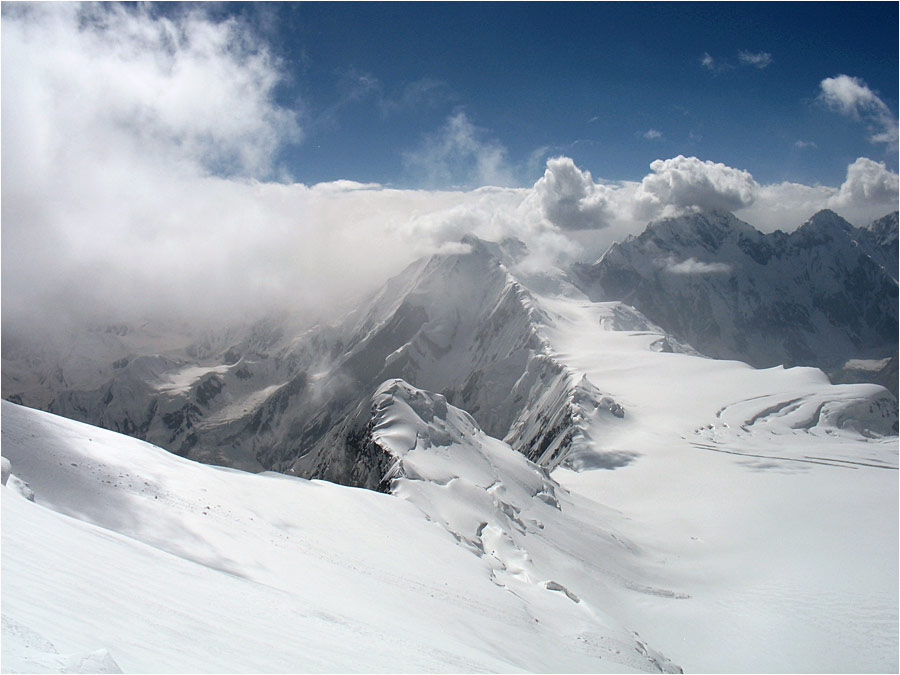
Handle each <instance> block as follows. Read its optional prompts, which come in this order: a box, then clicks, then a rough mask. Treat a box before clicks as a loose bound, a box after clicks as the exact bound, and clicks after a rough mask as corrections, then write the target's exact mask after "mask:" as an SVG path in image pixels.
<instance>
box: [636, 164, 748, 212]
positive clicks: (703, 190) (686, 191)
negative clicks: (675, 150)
mask: <svg viewBox="0 0 900 675" xmlns="http://www.w3.org/2000/svg"><path fill="white" fill-rule="evenodd" d="M650 169H651V171H652V172H653V173H651V174H649V175H647V176H645V177H644V179H643V180H642V181H641V185H640V188H638V190H637V193H636V195H635V205H636V207H637V209H638V212H639V213H643V214H647V215H651V214H654V213H656V212H672V211H673V210H677V209H686V208H695V209H719V210H723V211H734V210H735V209H740V208H743V207H746V206H749V205H750V204H752V203H753V200H754V199H755V196H756V192H757V191H758V189H759V184H758V183H757V182H756V181H755V180H753V176H752V175H750V173H749V172H747V171H742V170H741V169H734V168H732V167H730V166H726V165H725V164H719V163H717V162H710V161H703V160H700V159H698V158H696V157H685V156H683V155H678V156H677V157H674V158H672V159H665V160H663V159H657V160H655V161H653V162H651V164H650Z"/></svg>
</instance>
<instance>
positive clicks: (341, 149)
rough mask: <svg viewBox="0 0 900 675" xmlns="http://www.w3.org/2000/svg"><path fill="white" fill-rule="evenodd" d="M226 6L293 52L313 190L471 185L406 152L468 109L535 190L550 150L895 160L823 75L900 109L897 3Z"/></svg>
mask: <svg viewBox="0 0 900 675" xmlns="http://www.w3.org/2000/svg"><path fill="white" fill-rule="evenodd" d="M215 12H216V13H219V14H221V15H223V16H225V15H237V16H239V17H241V19H242V20H243V21H245V22H246V23H247V25H249V26H252V27H253V30H254V31H255V32H256V34H257V35H258V36H259V37H260V38H261V39H263V40H264V41H265V43H266V44H267V45H268V48H269V49H270V50H271V51H272V52H273V53H274V54H276V55H277V56H278V57H280V58H281V59H282V67H283V72H284V74H285V75H286V77H285V79H284V81H283V82H282V84H281V85H280V86H279V87H278V89H277V90H276V92H277V96H278V100H279V102H280V103H282V104H283V105H285V106H287V107H291V108H293V109H296V110H298V111H300V113H301V120H302V122H301V124H302V126H303V128H304V140H303V141H302V142H301V143H300V144H297V145H291V146H288V147H285V148H284V149H283V152H282V155H281V159H282V160H283V162H284V164H285V165H286V167H287V169H288V171H289V173H290V175H291V176H292V177H293V178H295V179H297V180H300V181H303V182H307V183H314V182H319V181H324V180H334V179H339V178H344V179H352V180H357V181H363V182H366V181H374V182H380V183H384V184H393V185H398V186H404V187H416V186H427V187H446V186H447V185H445V184H447V183H453V182H459V183H462V184H471V182H472V181H471V180H469V178H470V177H468V176H466V175H465V166H459V167H458V170H456V171H453V170H451V172H450V174H449V175H447V174H441V175H437V176H433V177H431V178H430V179H429V177H428V176H423V174H422V172H421V171H420V170H418V171H417V168H419V167H417V165H416V163H415V162H413V161H410V158H409V156H408V155H409V153H416V151H417V150H419V149H421V148H422V146H423V145H427V144H428V140H427V139H428V138H432V139H435V138H436V136H438V135H439V134H440V133H441V129H442V127H443V126H444V125H445V123H446V120H447V119H448V117H450V116H452V115H454V114H459V113H462V114H463V115H464V116H465V119H466V121H467V122H468V123H469V124H470V125H471V127H472V134H473V136H474V138H475V139H477V140H478V141H479V142H480V143H483V144H486V145H488V146H489V147H494V148H498V149H500V150H502V151H504V153H505V155H504V156H505V159H506V163H507V165H508V168H509V174H508V178H509V180H510V181H512V182H513V183H514V184H523V185H524V184H531V183H532V182H533V181H534V180H536V179H537V178H538V177H539V175H540V173H541V172H542V169H543V161H542V160H543V159H545V158H546V157H547V156H550V155H554V154H565V155H567V156H570V157H572V158H573V159H574V160H575V161H576V163H577V164H578V165H579V166H581V167H584V168H587V169H589V170H591V172H592V173H593V175H594V176H595V177H602V178H607V179H616V180H621V179H626V180H640V178H641V177H642V176H644V175H645V174H646V173H647V167H648V165H649V164H650V162H651V161H653V160H654V159H657V158H666V157H674V156H676V155H678V154H684V155H689V156H690V155H694V156H697V157H700V158H701V159H705V160H713V161H716V162H722V163H725V164H728V165H730V166H738V167H741V168H743V169H746V170H748V171H750V172H751V173H752V174H753V176H754V177H755V178H756V179H757V180H758V181H761V182H767V183H768V182H777V181H783V180H790V181H796V182H803V183H807V184H814V183H822V184H828V185H834V184H838V183H840V182H841V180H843V178H844V175H845V173H846V167H847V165H848V164H849V163H850V162H852V161H853V160H855V159H856V158H857V157H860V156H866V157H870V158H872V159H875V160H877V161H885V162H886V163H887V166H888V168H891V169H896V166H897V157H896V150H895V149H892V148H889V147H886V146H885V145H884V144H873V143H871V142H869V140H867V135H868V131H867V126H866V124H865V122H864V121H863V120H855V119H852V118H851V117H849V116H847V115H841V114H839V113H837V112H835V111H834V110H833V109H830V108H829V107H828V106H827V105H824V104H823V103H822V102H821V101H820V100H818V99H817V97H818V95H819V93H820V92H819V84H820V82H821V81H822V80H823V79H824V78H828V77H834V76H837V75H839V74H846V75H849V76H852V77H855V78H859V79H860V80H862V81H863V82H864V83H865V84H866V85H867V86H868V87H869V88H870V89H871V90H872V91H874V92H875V93H876V94H877V95H878V97H879V98H880V99H881V100H882V101H883V102H884V104H886V105H887V107H888V108H889V109H890V111H891V112H892V113H893V114H894V115H896V112H897V79H898V59H897V53H898V41H897V25H898V5H897V3H892V2H882V3H817V2H814V3H687V4H682V3H622V4H618V3H573V4H568V3H565V4H564V3H553V4H545V3H524V4H516V3H512V4H510V3H424V4H419V3H396V4H387V3H298V4H295V3H275V4H257V3H248V4H231V3H226V4H224V5H220V6H219V7H217V8H216V9H215ZM741 53H744V55H745V58H744V59H743V60H742V59H741V56H740V55H741ZM706 55H708V56H709V57H710V59H711V61H709V60H708V61H707V65H704V64H703V63H702V60H703V59H704V57H705V56H706ZM765 55H768V56H765ZM756 57H758V58H757V60H756V61H755V63H754V62H753V58H756ZM760 66H763V67H760ZM428 183H431V184H428ZM441 183H444V184H441Z"/></svg>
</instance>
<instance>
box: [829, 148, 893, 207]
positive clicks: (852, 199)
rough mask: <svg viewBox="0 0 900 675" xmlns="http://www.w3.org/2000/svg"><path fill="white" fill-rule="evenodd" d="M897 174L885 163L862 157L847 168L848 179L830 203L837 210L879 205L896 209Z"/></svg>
mask: <svg viewBox="0 0 900 675" xmlns="http://www.w3.org/2000/svg"><path fill="white" fill-rule="evenodd" d="M897 192H898V181H897V174H896V173H894V172H892V171H888V169H887V167H885V165H884V163H883V162H873V161H872V160H871V159H867V158H866V157H860V158H859V159H857V160H856V161H855V162H853V164H851V165H850V166H848V167H847V179H846V180H845V181H844V182H843V184H842V185H841V188H840V190H838V192H837V194H835V195H834V196H833V197H832V198H831V199H830V200H829V201H830V202H831V204H832V205H833V207H835V208H838V209H840V208H842V207H847V206H855V205H864V204H877V205H885V206H891V207H894V208H896V206H897Z"/></svg>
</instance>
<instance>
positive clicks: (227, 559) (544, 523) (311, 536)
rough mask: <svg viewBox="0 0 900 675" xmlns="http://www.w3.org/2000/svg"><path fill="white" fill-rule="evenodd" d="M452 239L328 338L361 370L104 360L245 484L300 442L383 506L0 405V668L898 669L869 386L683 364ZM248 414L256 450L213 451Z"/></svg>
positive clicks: (887, 490)
mask: <svg viewBox="0 0 900 675" xmlns="http://www.w3.org/2000/svg"><path fill="white" fill-rule="evenodd" d="M676 234H677V232H676ZM468 245H469V247H470V248H471V250H472V253H471V254H470V255H463V254H459V253H457V254H454V255H448V256H436V257H434V258H432V259H430V260H428V261H420V262H417V263H415V264H413V265H412V266H410V267H409V268H408V270H407V271H406V272H405V273H404V274H402V275H400V276H399V277H397V278H395V279H394V280H392V281H391V282H389V283H388V284H387V285H386V287H385V288H384V289H383V290H382V292H381V293H379V294H377V295H376V296H374V297H373V299H372V301H371V303H370V304H369V305H368V306H366V307H364V308H362V309H361V310H360V311H359V312H357V313H356V314H353V315H351V316H350V317H349V318H348V319H347V320H346V321H345V322H344V324H343V326H342V327H340V328H339V329H338V328H335V329H334V331H335V332H334V335H332V336H331V337H334V336H338V337H337V338H335V339H336V340H337V342H336V343H335V344H341V345H342V347H341V349H346V353H345V354H344V355H343V356H338V357H337V358H338V359H339V360H340V359H343V361H341V364H342V365H344V366H346V367H347V368H348V370H349V371H350V372H351V373H354V374H355V375H354V377H355V378H356V379H352V378H348V376H347V375H346V373H344V374H343V375H342V374H341V372H340V369H338V368H337V367H336V366H334V364H331V363H330V362H329V361H328V360H327V359H323V358H321V355H322V354H324V353H327V352H328V350H329V349H331V347H330V346H329V345H331V344H332V343H331V342H329V340H330V339H331V337H329V336H328V335H325V333H322V332H319V333H315V335H313V336H312V337H310V336H307V337H306V338H304V339H302V340H301V339H300V338H296V339H295V338H292V337H290V336H289V335H285V336H284V340H283V344H282V346H281V347H278V348H275V349H273V351H272V353H271V354H262V355H260V360H259V361H254V360H253V359H250V358H247V357H245V356H241V360H240V361H238V362H233V361H231V360H229V363H230V365H223V364H221V363H218V362H216V363H213V361H214V360H215V359H214V358H213V357H211V356H210V357H209V358H208V359H207V360H206V361H203V362H202V363H200V361H202V359H199V357H198V360H197V363H193V362H187V360H186V356H185V354H182V355H181V356H178V357H175V356H171V355H170V356H150V355H144V356H138V357H136V358H132V359H131V360H130V361H129V363H128V364H127V365H126V366H124V367H123V368H121V369H119V372H120V376H119V379H117V380H116V382H117V383H118V385H117V386H118V387H119V388H120V390H121V401H119V400H118V399H113V401H114V402H113V404H112V405H113V407H114V406H117V405H118V406H120V407H121V406H125V405H129V406H130V405H132V404H133V407H134V408H135V414H134V415H131V417H133V418H134V419H138V417H136V416H135V415H137V414H138V413H140V414H143V413H144V411H145V408H146V404H147V403H148V401H149V399H147V398H146V396H145V394H146V392H145V391H144V389H153V390H154V391H157V392H158V391H159V389H158V388H159V387H162V388H163V389H164V390H165V392H166V396H167V397H170V398H171V401H169V403H170V404H171V406H172V410H173V411H177V410H181V408H180V407H178V406H183V405H184V404H185V402H190V400H189V399H190V397H192V396H194V395H195V394H199V393H201V392H200V391H199V385H200V384H201V383H209V382H211V381H213V380H216V381H218V380H219V379H221V380H222V381H223V382H225V385H223V386H222V387H221V391H219V390H218V389H217V390H216V391H215V392H214V395H213V398H210V400H209V401H208V402H207V403H203V404H201V405H202V406H203V407H204V409H205V413H204V414H205V416H204V417H202V418H199V421H198V422H197V424H196V427H190V425H188V426H187V427H186V428H188V427H189V428H190V429H194V428H196V429H198V430H199V431H200V432H203V433H208V434H210V435H209V436H208V437H207V440H206V442H207V443H208V444H209V448H210V449H209V453H210V454H208V455H205V456H204V457H205V458H206V459H210V461H213V460H215V461H226V460H228V461H230V462H231V463H232V465H234V464H236V463H237V461H236V458H240V457H243V454H246V455H247V456H248V457H249V458H250V459H248V460H247V461H246V463H243V464H240V466H258V465H257V464H256V462H257V460H256V459H254V457H256V455H257V453H259V452H267V451H270V450H272V448H274V447H275V444H276V442H277V443H282V445H283V448H282V449H284V448H287V449H288V450H291V451H296V448H293V447H292V446H291V445H290V443H291V442H293V441H294V440H295V439H296V438H297V435H296V434H297V433H298V430H303V429H311V428H318V427H317V425H321V426H322V427H323V429H325V428H326V427H327V429H328V430H329V434H330V433H331V431H333V432H334V433H333V434H331V435H327V434H326V435H324V436H322V437H320V439H319V440H318V441H316V442H317V443H318V445H315V447H314V448H313V449H312V450H310V452H309V453H308V455H302V456H300V457H299V458H297V457H295V456H293V455H290V456H288V455H285V456H286V457H287V458H288V459H287V460H286V461H288V462H291V461H293V462H301V463H302V462H303V461H305V460H306V459H314V460H315V462H310V466H312V467H313V468H317V467H322V466H324V467H325V469H327V468H328V467H329V466H334V465H335V464H338V463H340V461H341V460H340V458H339V457H338V456H337V453H335V451H334V447H332V445H334V444H335V443H343V444H345V445H347V447H348V448H349V450H348V452H351V451H352V452H356V451H357V450H359V451H362V450H363V449H365V450H366V451H371V452H372V453H374V455H375V458H376V459H377V460H383V459H385V458H386V461H387V464H386V465H387V466H390V469H389V475H388V477H389V478H390V479H391V480H390V490H391V494H387V495H386V494H379V493H375V492H371V491H367V490H361V489H356V488H348V487H343V486H339V485H334V484H331V483H326V482H321V481H308V480H304V479H300V478H295V477H290V476H286V475H282V474H277V473H269V472H265V473H260V474H250V473H244V472H242V471H238V470H236V469H224V468H220V467H213V466H209V465H204V464H198V463H195V462H192V461H188V460H186V459H183V458H180V457H178V456H175V455H173V454H170V453H168V452H165V451H163V450H161V449H160V448H157V447H155V446H152V445H149V444H147V443H143V442H140V441H137V440H135V439H132V438H127V437H124V436H120V435H118V434H115V433H112V432H109V431H104V430H101V429H98V428H96V427H89V426H86V425H83V424H79V423H76V422H73V421H70V420H66V419H62V418H59V417H54V416H52V415H48V414H46V413H40V412H37V411H34V410H30V409H26V408H21V407H19V406H15V405H12V404H10V403H7V402H4V403H3V408H2V414H3V424H2V438H3V444H2V450H3V463H2V464H3V466H2V468H3V484H4V486H5V487H3V488H2V490H0V492H2V499H3V506H2V508H3V528H2V540H3V542H2V543H3V546H2V567H3V572H4V574H3V579H2V593H3V607H2V615H3V653H2V659H3V664H2V665H3V670H4V672H38V671H44V672H81V671H92V672H118V671H120V670H121V671H124V672H172V671H176V672H298V671H316V672H334V671H341V672H347V671H367V672H385V671H391V672H398V671H402V672H445V671H454V672H475V671H492V672H497V671H501V672H511V671H541V672H559V671H563V672H643V671H650V672H653V671H659V670H665V671H670V670H676V669H677V667H678V666H681V667H684V668H685V669H686V670H687V671H690V672H694V671H696V672H735V671H739V672H842V671H870V672H892V671H897V670H898V657H897V654H898V603H897V597H898V514H897V510H896V506H897V503H898V480H897V475H898V474H897V471H898V446H897V436H896V427H897V416H896V400H895V399H894V398H893V397H892V396H891V394H889V393H888V392H887V391H886V390H885V389H883V388H881V387H879V386H876V385H858V384H854V385H837V386H832V385H831V384H829V382H828V379H827V377H826V376H825V374H824V373H822V372H821V371H819V370H817V369H814V368H787V369H786V368H783V367H781V366H777V367H774V368H766V369H759V370H757V369H754V368H751V367H750V366H748V365H746V364H744V363H741V362H738V361H727V360H714V359H710V358H705V357H703V356H701V355H700V354H698V353H697V352H696V351H695V350H694V349H693V348H691V346H689V345H687V344H683V343H681V342H679V341H678V340H676V339H674V338H673V337H672V336H670V335H667V334H666V333H665V332H664V331H663V330H662V329H661V328H660V327H659V326H657V325H655V324H654V323H653V322H651V321H650V320H648V319H647V318H646V317H645V316H644V315H642V314H641V313H640V312H638V311H637V310H635V309H633V308H632V307H629V306H628V305H625V304H622V303H618V302H591V301H590V300H589V299H588V298H587V297H586V296H585V295H584V294H582V293H581V291H579V290H577V289H576V288H575V287H574V286H573V285H572V284H571V283H570V282H569V280H568V279H567V277H566V275H565V274H564V273H563V272H561V271H559V270H556V271H553V270H551V271H550V272H544V273H541V274H537V273H533V274H531V275H530V276H523V277H522V279H520V278H519V277H518V276H516V275H517V274H520V273H519V272H517V271H510V270H511V269H514V265H513V264H512V263H511V262H510V260H507V259H506V258H504V257H503V256H504V255H505V254H504V253H503V252H502V251H500V252H499V253H498V251H499V249H497V247H496V245H488V244H487V243H485V242H479V241H478V240H474V239H472V240H471V241H470V243H469V244H468ZM491 247H493V248H491ZM494 249H497V250H494ZM698 251H699V249H697V251H694V252H693V253H692V250H688V249H685V251H684V253H685V255H687V254H689V253H690V254H692V255H693V254H694V253H696V256H695V258H694V259H695V260H697V261H702V258H701V257H697V256H699V252H698ZM491 256H494V257H493V258H492V257H491ZM499 258H503V260H500V259H499ZM688 259H689V258H688ZM504 261H505V262H504ZM507 263H509V264H510V267H509V268H508V267H507V266H506V264H507ZM310 335H312V333H311V334H310ZM323 335H324V337H323ZM279 339H281V338H279ZM307 339H308V340H307ZM304 340H307V341H304ZM316 340H318V342H316ZM219 342H221V344H222V345H226V344H231V343H232V341H230V340H224V339H223V340H220V341H219ZM219 342H217V343H216V344H219ZM250 342H253V340H250ZM295 342H296V344H294V343H295ZM248 344H249V342H248ZM286 344H291V345H292V347H291V348H290V349H288V348H286V347H284V346H283V345H286ZM210 349H212V347H210ZM207 351H209V350H207ZM237 351H241V350H237ZM249 351H252V350H248V351H246V352H242V354H246V353H249ZM338 351H340V350H338ZM129 353H131V352H129ZM204 353H205V352H204ZM254 358H255V357H254ZM332 366H334V367H333V368H332ZM5 367H6V365H4V368H5ZM244 367H246V368H248V370H247V373H248V374H246V375H241V374H240V373H239V372H238V371H239V369H242V368H244ZM76 372H77V371H76ZM241 372H243V371H241ZM313 373H314V374H315V375H309V381H310V382H313V383H314V385H311V386H310V387H309V392H310V393H309V400H308V401H307V400H306V399H303V398H302V397H301V396H300V392H306V391H307V389H306V387H307V379H306V378H307V374H313ZM382 378H386V379H384V381H382ZM401 378H405V379H415V382H414V384H415V385H416V386H413V385H412V384H410V383H409V382H407V381H405V379H401ZM148 385H150V386H149V387H148ZM428 388H431V389H435V390H441V391H444V392H445V394H446V396H443V395H441V394H436V393H432V392H430V391H427V389H428ZM294 390H296V391H294ZM117 391H118V390H117ZM373 391H374V395H373ZM99 393H100V392H99V390H98V392H97V395H96V396H94V397H93V398H90V397H89V399H85V400H89V401H90V402H93V403H95V404H97V405H101V406H102V407H101V409H102V410H104V411H106V410H107V409H109V408H110V405H109V404H108V403H101V402H102V401H104V398H103V397H102V396H100V395H99ZM303 395H304V396H305V395H306V394H305V393H304V394H303ZM292 397H293V398H292ZM160 400H161V401H162V402H163V403H166V401H168V399H167V398H161V399H160ZM198 400H199V399H198ZM303 401H306V403H303ZM329 401H330V402H331V403H334V406H336V407H335V408H334V410H332V409H331V408H330V407H329V406H328V405H325V403H322V402H326V403H327V402H329ZM451 402H453V403H456V404H457V405H463V404H465V406H466V407H468V408H469V410H468V411H466V410H463V409H461V408H458V407H454V405H451ZM301 403H302V405H301ZM320 403H321V406H320ZM338 404H340V405H338ZM303 406H305V407H303ZM160 410H162V411H164V412H167V411H169V408H166V407H165V406H163V408H161V409H160ZM198 410H199V409H198ZM256 411H258V412H259V413H260V418H262V417H263V413H265V414H266V415H268V417H266V418H265V422H273V427H275V428H274V431H272V432H271V434H269V435H267V436H260V437H259V438H256V437H253V443H255V444H251V445H247V444H246V443H247V439H248V438H249V437H248V436H247V435H244V436H243V437H242V438H241V439H239V441H238V440H229V439H234V438H237V436H236V435H235V434H236V433H237V431H239V430H240V429H238V427H239V426H240V424H238V423H243V422H246V421H247V419H248V416H249V414H250V413H252V412H256ZM285 411H287V413H286V415H285V416H284V417H278V415H279V414H281V413H284V412H285ZM350 411H355V412H352V413H351V412H350ZM200 412H203V411H200ZM200 412H198V413H197V414H198V415H199V414H200ZM326 413H327V414H326ZM332 413H333V416H332ZM470 413H471V414H470ZM354 415H358V419H356V418H354V419H351V417H353V416H354ZM476 418H477V419H478V420H480V421H481V423H482V427H481V428H480V427H479V424H478V423H477V422H476ZM129 419H130V418H129ZM351 422H352V423H357V422H359V423H360V425H361V426H359V427H358V428H357V427H353V425H352V424H351ZM326 423H327V424H326ZM351 427H352V428H351ZM253 428H254V429H255V428H256V427H255V426H254V427H253ZM179 429H180V427H179ZM348 430H349V431H353V432H363V433H361V434H358V435H361V436H362V439H360V438H355V441H354V443H355V445H352V447H351V445H350V444H349V442H348V438H347V437H346V436H344V437H342V436H340V434H339V432H341V433H343V432H344V431H348ZM165 431H166V436H169V435H170V431H171V430H169V429H166V430H165ZM182 431H184V430H182ZM487 432H490V433H497V434H498V435H503V434H506V437H505V440H506V442H504V441H501V440H498V439H497V438H493V437H492V436H490V435H489V434H488V433H487ZM323 433H324V432H323ZM210 439H211V440H210ZM227 442H228V443H231V445H228V444H227ZM511 445H514V446H515V447H517V448H518V449H520V450H523V451H526V450H527V451H528V452H529V453H531V454H528V457H532V458H533V459H535V460H537V462H538V463H537V464H536V463H533V462H531V461H529V459H527V458H526V456H525V455H523V454H519V453H517V452H515V451H514V450H513V449H512V448H511V447H510V446H511ZM341 447H343V445H342V446H341ZM242 453H243V454H242ZM276 454H277V453H276ZM351 459H354V460H355V459H356V458H351ZM348 464H349V465H351V466H352V465H353V462H352V461H351V462H348ZM272 465H273V464H271V463H270V464H267V466H272ZM287 466H288V464H284V465H283V466H282V467H281V468H285V467H287ZM373 466H375V467H376V468H378V467H380V466H381V465H380V464H378V463H377V462H375V463H374V464H373ZM366 468H371V467H366ZM345 473H347V472H345ZM315 475H328V474H327V473H318V474H315ZM380 477H381V472H380V471H379V472H378V475H377V476H376V482H378V480H377V479H379V478H380ZM379 484H380V483H379ZM29 500H33V501H29ZM674 664H678V666H675V665H674Z"/></svg>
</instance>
